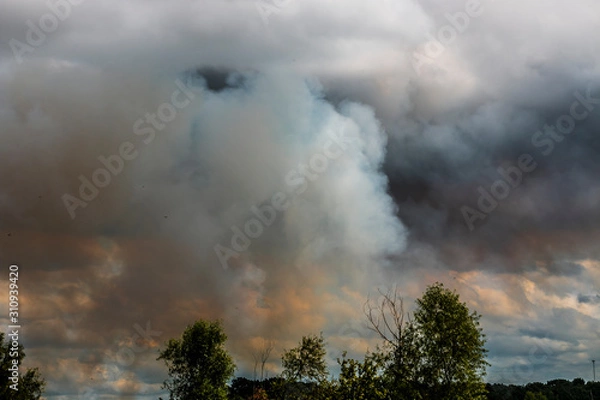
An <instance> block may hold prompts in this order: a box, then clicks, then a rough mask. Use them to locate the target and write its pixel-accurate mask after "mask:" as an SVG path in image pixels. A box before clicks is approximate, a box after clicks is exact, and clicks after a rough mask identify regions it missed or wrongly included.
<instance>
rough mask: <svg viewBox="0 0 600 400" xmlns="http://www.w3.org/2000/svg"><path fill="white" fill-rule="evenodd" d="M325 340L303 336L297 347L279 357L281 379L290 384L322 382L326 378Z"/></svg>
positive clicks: (321, 335)
mask: <svg viewBox="0 0 600 400" xmlns="http://www.w3.org/2000/svg"><path fill="white" fill-rule="evenodd" d="M326 354H327V352H326V350H325V340H324V339H323V334H320V335H319V336H316V335H309V336H303V337H302V340H301V341H300V344H299V345H298V347H294V348H293V349H290V350H288V351H285V352H284V354H283V356H282V357H281V362H282V365H283V373H282V375H283V377H284V378H286V379H287V380H289V381H292V382H300V381H304V382H322V381H323V380H325V379H326V378H327V365H326V364H325V355H326Z"/></svg>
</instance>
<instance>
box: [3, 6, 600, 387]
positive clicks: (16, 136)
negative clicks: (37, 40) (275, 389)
mask: <svg viewBox="0 0 600 400" xmlns="http://www.w3.org/2000/svg"><path fill="white" fill-rule="evenodd" d="M62 4H66V3H62ZM71 4H72V7H71V9H70V14H69V16H68V18H65V19H64V21H62V20H61V22H60V24H59V26H57V28H56V29H55V30H52V32H46V35H45V38H44V40H43V43H41V44H40V45H36V46H34V47H35V49H34V51H32V52H27V53H26V54H23V62H22V63H20V64H19V63H18V62H17V61H18V60H16V59H15V57H14V52H13V50H12V49H11V47H10V45H9V44H8V41H10V40H11V39H16V40H19V41H21V42H23V43H27V37H28V36H27V35H28V29H30V25H28V23H27V21H28V20H30V21H31V22H32V23H33V24H34V25H35V24H38V25H39V22H40V18H42V17H43V16H44V15H46V14H48V13H49V12H52V10H50V9H49V8H48V5H47V4H46V3H39V2H31V1H25V2H24V1H16V0H11V1H8V2H5V12H2V13H0V14H1V15H0V37H2V38H3V39H4V40H3V43H4V46H2V47H0V123H1V125H2V127H3V129H2V133H1V134H0V140H1V141H2V145H1V146H0V186H1V187H2V188H3V190H2V192H1V193H0V216H1V218H2V221H3V225H2V228H1V230H0V250H1V251H2V253H3V254H5V255H7V258H9V259H10V262H14V263H17V264H19V265H20V266H21V268H22V269H23V270H24V271H26V273H24V274H23V275H24V276H23V278H22V279H23V283H24V289H23V294H22V296H23V302H24V303H23V306H24V307H28V310H29V311H28V312H27V313H26V314H25V315H28V316H27V320H26V322H27V326H28V327H29V328H28V329H29V331H28V332H29V333H28V334H27V335H25V339H24V344H25V346H26V349H27V350H28V355H29V357H28V361H29V362H31V363H33V364H37V365H40V366H42V367H44V369H43V373H44V374H45V375H46V376H47V377H48V379H49V381H51V382H53V383H52V386H51V389H50V390H51V393H52V396H56V397H55V398H60V397H58V395H61V394H64V395H65V396H66V397H65V398H68V397H67V396H71V398H74V397H73V396H76V395H75V394H74V393H75V392H76V390H79V388H80V387H81V385H82V384H83V382H88V381H89V379H87V378H86V377H85V376H83V374H81V375H77V374H75V373H73V371H76V370H77V368H78V367H81V365H86V367H85V368H84V369H83V370H84V371H85V373H88V372H89V374H96V375H98V376H103V375H102V373H99V374H98V371H100V372H102V371H104V372H105V373H106V374H108V372H106V371H107V370H108V369H110V368H112V367H111V366H110V365H111V364H110V362H109V361H110V360H109V359H108V358H107V357H106V354H105V351H117V350H118V349H119V345H120V343H121V342H120V341H119V340H120V339H119V338H120V337H122V336H123V335H124V336H125V337H130V335H132V334H133V332H134V329H133V326H134V324H142V325H143V324H144V323H145V322H146V321H151V323H152V326H153V327H156V329H157V330H159V331H161V332H163V334H162V335H163V336H161V340H162V339H165V340H166V338H168V337H173V336H176V335H178V334H179V333H180V332H181V331H182V329H183V328H184V327H185V325H186V324H188V323H190V322H191V321H193V320H194V319H196V318H221V319H223V320H224V324H225V327H226V329H227V333H228V334H229V336H230V346H231V349H232V351H233V352H234V354H235V355H236V361H238V363H239V366H240V371H238V372H239V373H250V372H251V369H252V357H251V351H252V349H253V343H254V342H255V341H256V340H257V339H258V338H262V337H265V338H268V339H273V340H275V341H276V348H275V349H274V351H273V354H274V355H275V354H279V353H278V352H280V351H281V349H283V348H285V347H290V346H292V345H294V344H295V343H296V342H297V341H298V340H299V338H300V335H301V334H308V333H311V332H313V333H314V332H318V331H320V330H323V331H324V332H327V333H329V334H330V335H331V340H330V345H331V347H332V350H333V351H334V352H335V351H338V350H340V349H339V348H340V347H345V346H352V347H353V348H356V349H364V348H366V347H368V346H371V345H372V344H373V338H372V337H371V336H368V335H366V334H365V336H364V337H363V336H362V333H361V334H359V335H357V334H356V331H358V329H357V328H356V326H355V325H356V324H355V323H354V322H356V321H360V320H361V318H362V315H361V310H360V306H361V305H362V303H363V300H364V299H365V297H366V296H367V295H368V294H369V293H374V292H376V288H377V287H381V286H385V285H391V284H397V285H398V287H399V288H400V290H401V293H403V294H404V295H405V297H406V303H407V304H410V303H411V301H412V300H413V299H415V298H417V297H418V296H420V295H421V293H422V291H423V290H424V288H425V286H426V285H427V284H430V283H432V282H434V281H436V280H440V281H444V282H445V283H447V284H448V285H449V286H450V287H455V288H457V290H458V291H459V293H460V294H461V297H463V298H464V299H465V300H466V301H467V302H468V304H469V306H470V307H473V308H474V309H476V310H478V311H479V312H481V313H482V314H483V320H482V323H483V324H484V328H485V329H486V332H487V334H488V340H489V341H488V345H489V347H490V349H491V351H490V359H491V360H493V364H495V363H497V366H496V365H495V366H494V367H493V368H492V370H491V373H490V377H489V379H490V380H491V381H496V380H503V379H505V380H506V381H511V382H523V381H527V380H529V379H534V378H535V379H540V380H545V379H544V378H545V377H550V376H556V377H568V378H572V377H574V376H575V375H577V374H578V375H581V376H583V377H584V378H585V376H584V374H585V373H586V371H587V369H584V366H583V365H584V364H583V361H581V360H583V359H584V358H585V357H587V356H590V357H591V355H592V351H593V348H597V340H598V338H597V336H594V335H591V334H590V332H593V331H594V329H595V331H597V330H598V329H597V324H598V319H597V315H598V311H599V310H598V302H597V301H596V299H597V296H596V295H595V293H596V291H597V287H598V285H600V280H599V279H600V275H599V273H598V271H599V269H598V262H597V261H596V260H598V259H600V253H598V250H597V246H596V245H595V244H596V243H597V240H598V237H597V236H598V235H597V231H598V229H597V228H598V223H599V221H600V218H599V217H600V214H599V213H598V193H600V192H599V191H600V187H599V186H598V180H597V175H598V172H599V170H600V165H599V164H598V153H599V152H600V146H599V144H600V141H599V140H598V138H597V135H596V132H597V131H598V127H599V126H600V125H599V124H600V117H599V114H598V109H594V110H588V111H589V115H588V116H587V117H586V119H585V120H582V121H581V122H578V124H577V127H576V129H575V130H574V132H573V133H572V134H570V135H565V136H564V138H563V140H562V141H560V142H558V141H556V142H554V144H553V145H554V147H553V151H552V153H551V154H550V155H548V156H544V155H543V154H541V153H540V148H539V147H536V146H535V144H534V143H532V136H533V135H534V134H536V132H538V131H542V132H546V131H547V128H544V126H545V125H551V124H554V123H556V121H557V119H558V118H559V117H560V116H561V115H564V114H565V113H568V112H569V111H570V107H571V105H572V103H573V101H574V99H575V98H576V97H575V93H576V92H579V93H584V94H585V92H586V90H588V88H589V97H590V98H591V100H590V101H591V103H590V104H592V105H594V106H595V105H596V103H595V101H596V99H597V98H598V97H600V92H599V91H598V87H599V85H598V82H599V75H600V74H599V72H600V71H599V69H598V65H599V63H598V61H599V54H598V52H597V51H596V47H595V46H596V42H595V39H594V38H593V37H592V36H591V35H590V34H589V32H593V31H594V30H593V28H595V27H596V26H597V25H598V23H599V22H600V21H599V20H598V18H599V17H598V15H600V14H599V13H598V12H597V9H598V5H597V4H596V3H595V2H594V1H592V0H586V1H584V2H582V3H581V4H579V5H578V7H576V8H573V7H572V6H567V5H566V4H563V3H562V2H559V1H550V2H548V1H541V0H539V1H538V0H536V1H530V2H528V3H527V4H522V3H518V2H502V3H498V2H486V1H482V7H483V8H482V10H483V11H482V14H481V15H480V16H478V17H477V18H473V19H472V20H471V21H470V23H469V26H468V28H467V29H465V30H464V32H460V35H457V36H456V38H455V39H454V40H452V42H451V43H447V44H446V45H445V46H444V51H443V52H442V53H441V54H440V55H439V56H436V57H435V58H433V59H431V60H429V61H427V63H426V65H424V67H423V68H422V69H421V71H420V73H417V71H415V68H414V59H413V57H414V54H415V52H419V51H422V50H423V49H424V48H425V47H426V46H428V43H429V44H430V43H431V42H430V41H431V38H432V36H433V37H435V36H436V35H437V33H438V32H439V30H440V28H442V27H444V26H448V24H449V19H448V15H456V13H458V12H461V11H464V9H465V3H464V2H463V1H454V0H453V1H449V2H445V3H444V4H438V2H432V1H424V2H414V1H409V0H407V1H401V2H395V1H381V2H377V3H376V4H375V3H373V4H371V3H369V4H367V3H364V2H360V1H354V0H352V1H345V2H342V1H331V2H327V3H325V4H324V3H322V2H316V1H312V0H311V1H302V2H300V1H298V2H294V1H290V2H288V3H286V6H285V9H282V11H281V12H278V13H273V14H271V15H269V17H268V24H267V26H265V25H264V21H263V19H262V18H261V15H260V13H259V12H258V11H257V9H256V3H255V2H254V1H243V0H235V1H226V2H225V1H216V0H204V1H192V2H190V1H174V2H169V3H166V2H160V1H151V2H147V1H139V0H131V1H127V2H117V1H112V2H102V3H97V2H81V4H78V5H76V6H75V5H73V4H74V3H71ZM565 16H568V18H566V17H565ZM450 25H452V24H450ZM178 81H180V82H183V83H185V85H186V89H185V90H186V91H187V90H189V92H190V93H191V94H192V95H193V97H192V96H188V97H187V98H188V99H189V100H190V103H189V105H187V106H185V107H183V108H177V110H176V111H177V114H176V116H175V117H174V118H173V119H172V120H171V121H169V122H168V123H165V124H164V125H165V126H164V127H163V128H160V129H159V128H157V127H156V126H154V125H153V123H152V122H151V121H150V120H149V119H148V118H149V117H150V118H152V114H157V115H158V114H159V113H160V111H161V106H162V107H163V111H164V110H166V108H164V107H166V106H163V105H164V104H171V103H172V100H173V97H172V96H173V93H175V91H176V90H180V91H182V90H183V89H182V88H181V87H180V86H179V85H178V84H177V82H178ZM177 99H179V100H183V99H184V97H181V98H180V97H177ZM159 117H160V116H159ZM140 119H141V120H142V123H143V125H138V128H137V132H138V133H136V123H137V122H138V121H139V120H140ZM155 121H158V122H156V123H157V124H158V125H157V126H161V125H160V124H162V123H164V121H162V120H160V119H159V120H155ZM140 127H141V128H145V129H146V130H145V131H144V132H143V133H140V130H139V128H140ZM545 129H546V130H545ZM151 131H153V136H152V134H151V133H150V132H151ZM341 133H344V134H349V135H351V137H352V138H353V139H355V140H354V142H353V143H352V145H350V144H348V146H347V148H346V149H342V150H344V151H343V153H342V154H341V155H340V156H339V157H335V158H327V157H326V156H325V158H323V156H324V155H325V146H331V144H330V143H329V141H330V140H332V135H334V136H335V135H336V134H341ZM150 137H152V140H149V138H150ZM145 140H146V141H145ZM146 142H147V143H146ZM123 143H131V145H132V146H133V149H134V150H135V151H137V156H136V157H135V158H134V159H132V160H126V162H124V164H123V169H122V172H120V173H119V174H118V175H111V180H110V184H108V185H106V186H105V187H103V188H101V190H99V192H98V195H97V196H96V197H95V198H94V199H93V200H92V201H89V202H88V201H85V202H86V203H88V204H86V206H85V207H79V208H77V209H76V217H75V218H74V219H71V218H70V215H69V213H68V211H67V210H66V208H65V205H64V202H63V199H62V196H63V195H64V194H65V193H68V194H71V195H73V196H77V197H79V196H80V193H79V191H80V186H81V184H82V183H81V180H80V178H79V177H80V176H83V177H84V178H86V179H90V180H92V179H93V174H94V172H95V171H96V170H97V169H98V168H104V166H103V164H102V162H101V161H100V160H99V157H109V156H111V155H115V154H119V149H120V146H122V144H123ZM328 143H329V144H328ZM523 153H528V154H531V155H532V157H535V161H536V162H537V164H538V166H537V168H536V169H535V171H534V172H532V173H531V174H524V175H523V179H522V182H521V184H520V185H519V186H518V187H516V188H512V189H511V192H510V195H509V196H508V197H507V198H506V199H504V200H502V202H500V203H499V205H498V207H496V209H495V210H494V211H493V212H491V213H489V215H487V214H486V216H485V219H483V220H478V221H477V227H476V230H475V231H474V232H470V231H469V229H468V228H467V226H466V224H465V221H464V218H463V215H462V214H461V211H460V210H461V207H462V206H464V205H469V206H471V207H475V206H476V203H477V201H478V197H479V193H478V187H483V188H485V189H486V190H490V187H491V185H492V184H493V183H494V182H495V181H497V180H498V179H501V176H500V175H499V173H498V168H504V169H507V168H510V167H511V166H514V165H515V163H516V160H518V157H519V156H520V155H521V154H523ZM311 161H312V164H313V166H311ZM325 162H326V163H327V166H326V167H323V166H324V165H325V164H324V163H325ZM319 163H320V164H319ZM314 166H317V169H318V170H319V171H321V170H322V172H317V171H316V170H315V168H314ZM307 168H308V169H307ZM305 173H308V174H309V175H304V174H305ZM290 182H291V183H290ZM300 191H301V192H302V193H297V192H300ZM277 193H284V194H285V195H286V199H287V200H289V201H290V203H289V207H288V208H286V209H285V210H277V213H276V214H275V218H274V220H273V222H271V223H270V224H269V226H267V224H266V223H262V222H261V223H262V225H264V226H263V228H262V232H261V234H259V235H258V236H257V237H256V238H251V239H252V240H251V241H250V242H251V244H250V245H248V247H247V248H246V249H245V250H243V251H237V250H236V251H235V252H236V253H237V254H236V255H235V257H231V258H228V263H229V268H228V269H224V268H223V266H222V263H221V262H220V260H219V258H218V256H217V254H216V253H215V245H217V244H221V245H223V246H226V247H228V248H231V249H233V247H232V240H233V236H234V234H235V231H234V227H236V228H239V229H240V230H241V231H242V232H243V231H244V229H245V225H246V223H247V222H248V221H251V220H252V219H256V218H257V217H256V213H255V212H253V210H254V209H253V207H263V209H264V207H265V206H271V205H272V204H273V198H274V197H273V196H274V195H277ZM259 222H260V221H259ZM254 228H256V225H254ZM34 305H35V307H34ZM116 310H118V312H116ZM342 316H343V318H342ZM560 318H565V319H567V320H568V321H569V326H567V325H566V324H564V323H563V322H561V321H560ZM347 321H354V322H352V323H350V324H349V326H346V325H347V324H346V322H347ZM532 321H534V322H532ZM534 323H535V327H532V326H531V325H532V324H534ZM570 327H576V329H574V330H568V329H567V328H569V329H570ZM356 336H361V337H360V338H357V337H356ZM540 340H541V341H542V342H541V343H542V344H543V345H544V346H549V348H551V349H552V352H553V353H552V356H551V357H550V356H548V358H547V360H545V361H544V362H543V363H538V362H537V361H535V360H538V358H536V359H535V360H534V361H535V362H532V361H531V360H530V359H529V355H528V354H529V351H530V350H531V349H532V348H533V347H532V346H541V344H540ZM573 343H577V345H573ZM155 345H156V346H155ZM157 346H158V343H153V344H152V347H151V348H149V349H148V353H140V354H139V355H138V354H136V362H135V364H133V365H132V366H128V368H125V369H124V370H126V371H125V372H128V374H123V375H122V378H121V380H114V379H113V380H108V381H106V379H104V380H102V379H100V381H97V382H94V383H93V384H92V383H91V382H89V384H90V386H93V387H94V388H95V389H94V390H96V389H97V390H99V391H103V392H105V393H111V396H113V397H115V396H117V394H118V393H120V392H121V391H122V392H123V393H125V392H134V391H143V392H144V393H156V391H157V390H158V389H156V387H155V386H153V385H155V384H156V383H157V382H159V381H160V380H161V379H162V378H160V374H161V373H160V370H157V369H155V367H153V366H152V365H154V364H153V362H152V360H151V358H152V357H150V355H149V354H150V353H152V352H153V351H154V350H156V347H157ZM594 346H596V347H594ZM115 347H116V349H115ZM52 348H59V349H61V351H62V352H63V353H62V354H64V358H61V359H60V360H59V362H57V363H55V364H53V363H50V362H49V361H48V360H54V359H55V358H56V356H55V353H53V352H52V350H51V349H52ZM332 354H334V353H332ZM356 355H357V356H358V350H357V354H356ZM137 356H139V357H137ZM590 357H587V358H590ZM275 359H276V358H275V357H274V358H273V360H271V361H270V363H269V366H270V367H269V368H270V370H269V371H270V372H271V373H275V372H276V371H277V362H276V361H274V360H275ZM329 361H330V362H333V359H330V360H329ZM559 361H560V362H563V363H564V364H560V363H559ZM536 363H537V364H536ZM113 364H114V363H113ZM559 365H567V366H568V367H569V368H570V369H569V370H567V369H564V368H563V367H560V366H559ZM516 366H517V367H516ZM117 367H119V368H121V367H122V366H119V365H118V364H117ZM530 367H531V368H534V369H533V370H532V371H533V372H531V371H530V369H529V368H530ZM156 368H158V367H156ZM494 368H496V369H494ZM515 368H517V369H516V370H515ZM523 368H527V370H526V372H527V373H525V372H523V371H525V369H523ZM565 368H566V367H565ZM94 371H96V372H94ZM503 371H504V372H506V371H509V373H508V375H507V374H504V372H503ZM515 371H517V372H516V373H515ZM519 371H520V372H519ZM129 372H131V374H129ZM530 372H531V373H530ZM106 374H105V375H106ZM503 374H504V375H503ZM149 396H151V395H149ZM154 397H156V396H154Z"/></svg>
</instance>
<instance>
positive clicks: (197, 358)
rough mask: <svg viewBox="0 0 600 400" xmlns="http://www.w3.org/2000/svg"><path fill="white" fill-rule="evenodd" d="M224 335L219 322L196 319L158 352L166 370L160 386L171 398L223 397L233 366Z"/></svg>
mask: <svg viewBox="0 0 600 400" xmlns="http://www.w3.org/2000/svg"><path fill="white" fill-rule="evenodd" d="M226 340H227V336H226V335H225V333H224V332H223V328H222V327H221V324H220V323H219V322H208V321H203V320H200V321H197V322H195V323H194V324H193V325H191V326H188V327H187V328H186V329H185V331H184V332H183V335H182V336H181V338H179V339H170V340H169V341H168V342H167V346H166V348H165V349H164V350H162V351H161V352H160V356H159V357H158V358H157V359H158V360H164V362H165V364H166V365H167V368H168V371H169V379H167V380H166V381H165V382H164V384H163V388H164V389H168V390H169V393H170V396H169V398H170V399H171V400H198V399H203V400H204V399H206V400H224V399H227V381H228V380H229V379H230V378H231V377H232V376H233V371H234V370H235V365H234V363H233V360H232V358H231V357H230V355H229V354H228V353H227V350H225V345H224V344H225V341H226Z"/></svg>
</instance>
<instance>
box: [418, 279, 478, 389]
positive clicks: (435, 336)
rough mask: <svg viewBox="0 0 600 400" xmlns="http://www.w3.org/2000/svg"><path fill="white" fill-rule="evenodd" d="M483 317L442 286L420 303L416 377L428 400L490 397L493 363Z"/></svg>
mask: <svg viewBox="0 0 600 400" xmlns="http://www.w3.org/2000/svg"><path fill="white" fill-rule="evenodd" d="M480 317H481V316H480V315H479V314H477V313H476V312H469V309H468V307H467V306H466V304H465V303H461V302H460V299H459V296H458V294H457V293H456V292H451V291H450V290H448V289H446V288H445V287H444V285H443V284H441V283H436V284H434V285H432V286H429V287H428V288H427V290H426V291H425V294H424V295H423V297H422V298H421V299H418V300H417V310H416V311H415V313H414V321H413V324H412V327H411V329H412V330H414V338H415V339H414V340H415V343H416V348H417V351H418V353H419V356H420V362H419V363H418V364H417V368H416V374H417V376H418V379H419V381H420V383H421V385H420V386H421V388H420V391H421V393H422V397H423V398H424V399H452V400H463V399H464V400H473V399H485V398H486V396H485V384H484V383H483V376H484V375H485V368H486V366H487V365H489V364H488V363H487V362H486V360H485V355H486V352H487V351H486V350H485V348H484V344H485V335H484V334H483V333H482V330H481V328H479V319H480Z"/></svg>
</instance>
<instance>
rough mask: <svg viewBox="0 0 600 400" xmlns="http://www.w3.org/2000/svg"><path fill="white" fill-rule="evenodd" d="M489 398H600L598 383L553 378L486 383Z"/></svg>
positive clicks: (525, 399)
mask: <svg viewBox="0 0 600 400" xmlns="http://www.w3.org/2000/svg"><path fill="white" fill-rule="evenodd" d="M486 388H487V390H488V399H489V400H592V399H593V400H600V383H599V382H592V381H589V382H587V383H586V382H585V381H584V380H583V379H581V378H575V379H573V380H572V381H568V380H566V379H554V380H551V381H548V382H547V383H541V382H534V383H528V384H526V385H504V384H501V383H494V384H489V383H488V384H487V385H486Z"/></svg>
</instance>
